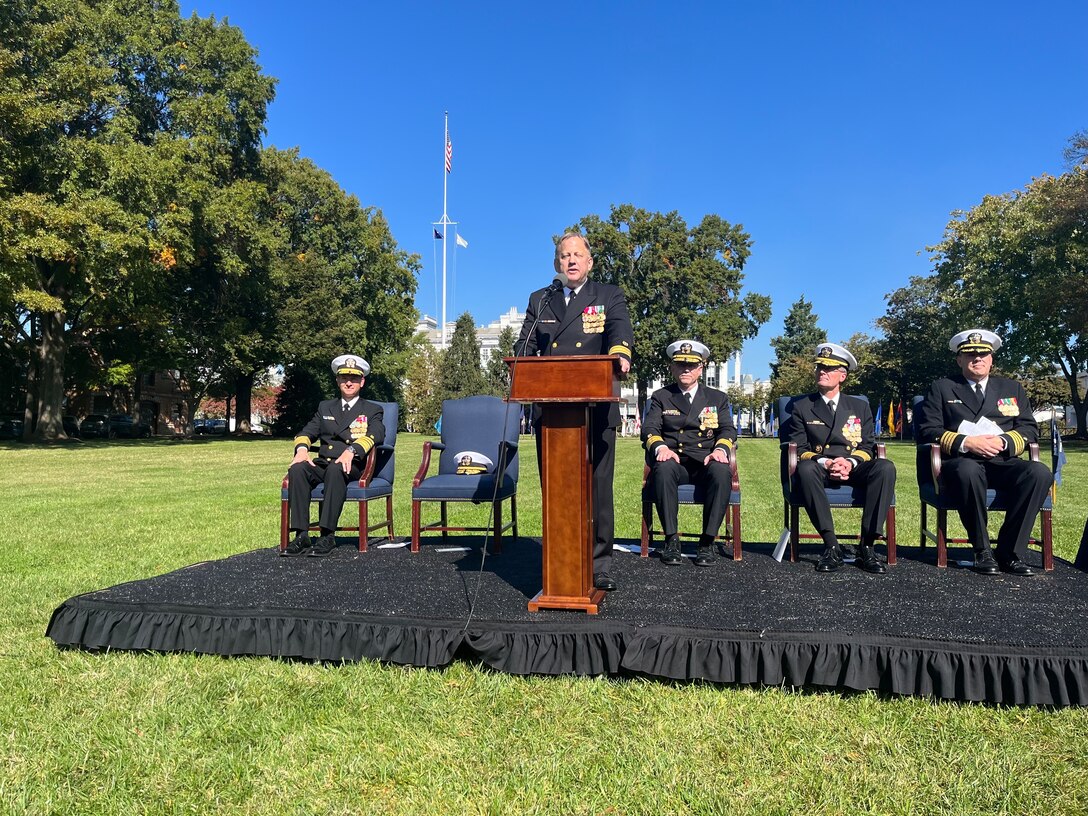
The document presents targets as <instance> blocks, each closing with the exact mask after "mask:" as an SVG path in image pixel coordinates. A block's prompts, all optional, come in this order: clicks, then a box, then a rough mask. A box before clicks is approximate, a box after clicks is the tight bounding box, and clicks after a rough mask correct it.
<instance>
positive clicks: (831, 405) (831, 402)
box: [827, 400, 835, 416]
mask: <svg viewBox="0 0 1088 816" xmlns="http://www.w3.org/2000/svg"><path fill="white" fill-rule="evenodd" d="M827 407H828V409H829V410H830V411H831V416H835V400H828V401H827Z"/></svg>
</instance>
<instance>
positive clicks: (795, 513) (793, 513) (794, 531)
mask: <svg viewBox="0 0 1088 816" xmlns="http://www.w3.org/2000/svg"><path fill="white" fill-rule="evenodd" d="M800 533H801V508H800V507H794V506H793V505H790V563H796V562H797V540H798V538H799V537H800Z"/></svg>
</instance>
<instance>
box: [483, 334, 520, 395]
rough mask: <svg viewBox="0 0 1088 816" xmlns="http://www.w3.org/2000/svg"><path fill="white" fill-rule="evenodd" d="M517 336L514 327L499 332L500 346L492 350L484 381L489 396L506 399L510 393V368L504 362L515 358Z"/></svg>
mask: <svg viewBox="0 0 1088 816" xmlns="http://www.w3.org/2000/svg"><path fill="white" fill-rule="evenodd" d="M516 341H517V335H516V334H514V328H513V327H512V326H506V327H505V328H504V329H503V330H502V331H500V332H499V337H498V345H497V346H496V347H495V348H493V349H492V350H491V356H490V357H488V358H487V367H486V368H485V369H484V380H485V381H486V382H487V390H488V393H489V394H493V395H494V396H496V397H505V396H507V395H509V393H510V368H509V366H507V365H506V363H504V362H503V361H502V360H503V358H504V357H513V356H514V343H515V342H516Z"/></svg>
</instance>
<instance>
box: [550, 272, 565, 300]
mask: <svg viewBox="0 0 1088 816" xmlns="http://www.w3.org/2000/svg"><path fill="white" fill-rule="evenodd" d="M568 286H570V278H568V277H567V274H566V273H565V272H556V273H555V277H554V278H552V282H551V283H549V284H548V289H547V297H549V298H551V297H552V296H553V295H555V294H556V293H558V292H562V291H563V290H564V289H565V288H566V287H568Z"/></svg>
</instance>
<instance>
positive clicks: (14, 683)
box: [0, 435, 1088, 816]
mask: <svg viewBox="0 0 1088 816" xmlns="http://www.w3.org/2000/svg"><path fill="white" fill-rule="evenodd" d="M421 442H422V440H421V438H420V437H416V436H412V435H402V436H401V437H400V438H399V442H398V477H397V479H398V489H397V501H396V517H397V522H396V527H397V533H398V535H406V534H407V533H408V522H409V519H410V513H409V501H408V496H409V493H410V490H409V485H410V481H411V477H412V474H413V472H414V470H415V468H416V467H417V466H418V461H419V450H420V446H421ZM526 442H527V444H525V445H524V447H523V451H522V452H523V459H522V464H521V467H522V473H523V479H522V481H521V490H520V493H519V495H520V497H521V506H520V513H519V516H520V527H521V533H522V534H523V535H530V536H536V535H539V534H540V520H539V519H540V516H539V507H540V493H539V488H538V486H537V483H536V478H535V472H536V463H535V461H534V450H533V445H532V444H531V440H528V439H526ZM1067 450H1068V453H1069V460H1070V461H1069V464H1068V466H1067V468H1066V471H1065V476H1066V480H1065V486H1064V487H1063V488H1061V489H1060V491H1059V494H1058V503H1057V507H1056V509H1055V512H1054V521H1055V552H1056V555H1058V556H1059V557H1062V558H1066V559H1071V558H1072V557H1073V556H1074V555H1075V554H1076V551H1077V547H1078V544H1079V542H1080V537H1081V532H1082V530H1083V528H1084V524H1085V513H1086V508H1088V450H1086V449H1085V448H1083V447H1079V448H1074V447H1073V446H1069V448H1068V449H1067ZM889 455H890V456H891V457H892V458H893V459H894V460H895V462H896V463H897V465H898V466H899V475H900V484H899V490H898V496H899V507H898V518H899V525H898V527H899V541H900V545H901V546H915V545H916V544H917V536H918V502H917V493H916V490H915V487H914V475H913V474H914V465H913V456H914V452H913V448H912V447H911V446H909V445H901V444H892V445H890V451H889ZM777 456H778V452H777V445H776V441H775V440H745V441H744V443H743V444H742V446H741V449H740V467H741V478H742V485H743V491H744V507H743V525H744V538H745V541H746V542H765V543H770V542H772V541H774V540H776V539H777V537H778V533H779V529H780V526H781V498H780V492H779V486H778V464H777V461H778V460H777ZM0 457H2V461H3V462H4V468H3V472H2V474H0V496H2V497H3V498H2V499H0V506H2V507H3V514H2V517H3V519H4V521H5V522H6V523H5V524H4V525H3V526H2V528H0V552H2V553H3V554H4V556H5V558H4V568H3V572H2V574H0V615H2V619H3V621H4V624H3V625H2V626H0V661H2V663H0V665H2V667H3V673H2V677H3V684H2V687H0V735H2V739H3V749H2V767H0V813H3V814H23V813H26V814H73V813H78V814H83V813H90V814H125V816H129V815H130V814H144V813H146V814H175V813H176V814H206V813H231V814H258V813H261V814H263V813H284V814H296V813H297V814H310V813H314V814H350V813H386V812H397V813H401V812H404V813H435V812H438V813H496V814H499V813H562V814H567V813H573V814H582V813H586V814H589V813H617V814H618V813H625V814H634V813H647V814H649V813H721V814H736V813H739V814H766V813H771V814H778V813H780V814H787V813H788V814H794V813H802V814H840V813H841V814H847V813H894V814H919V813H950V814H990V813H1018V814H1020V813H1023V814H1036V813H1043V814H1065V813H1068V814H1083V813H1086V812H1088V711H1086V710H1080V709H1065V710H1059V711H1045V710H1039V709H1009V708H994V707H988V706H981V705H966V704H954V703H944V702H932V701H929V700H922V699H913V698H911V699H885V698H881V697H879V696H877V695H875V694H871V693H866V694H839V693H833V692H822V691H821V692H813V691H803V690H796V689H790V688H751V687H736V688H734V687H719V686H713V685H709V684H703V683H692V684H682V685H681V684H667V683H659V682H652V681H644V680H629V679H627V680H616V679H601V678H593V679H587V678H570V677H564V678H518V677H510V676H506V675H500V674H496V673H494V672H491V671H489V670H486V669H484V668H481V667H478V666H475V665H470V664H465V663H456V664H454V665H452V666H451V667H450V668H448V669H446V670H443V671H432V670H424V669H415V668H402V667H398V666H383V665H378V664H374V663H359V664H351V665H338V666H323V665H312V664H307V663H292V662H284V661H275V660H266V659H248V658H247V659H221V658H215V657H198V656H193V655H135V654H123V653H116V654H108V655H90V654H85V653H81V652H77V651H59V650H57V649H56V648H55V647H54V646H53V644H52V641H50V640H48V639H47V638H45V637H44V632H45V629H46V626H47V624H48V621H49V616H50V614H51V612H52V611H53V609H54V608H55V607H56V606H57V605H59V604H60V603H61V602H62V601H64V600H65V599H67V598H68V597H70V596H72V595H75V594H78V593H81V592H87V591H90V590H94V589H100V588H102V587H106V586H110V585H113V584H116V583H119V582H122V581H129V580H135V579H140V578H146V577H149V576H152V575H156V574H159V573H162V572H165V571H168V570H172V569H176V568H178V567H181V566H184V565H187V564H192V563H194V562H198V561H202V560H207V559H214V558H221V557H224V556H227V555H231V554H234V553H238V552H243V551H246V550H250V549H254V548H257V547H268V546H273V545H274V544H276V543H277V541H278V525H279V508H278V487H279V480H280V479H281V478H282V476H283V474H284V472H285V469H286V466H287V463H288V460H289V458H290V443H289V442H285V441H272V440H229V439H228V440H200V441H192V442H181V443H175V442H169V441H165V440H151V441H146V442H114V443H106V442H88V443H83V444H74V445H67V446H57V447H28V446H24V445H21V444H4V445H0ZM616 471H617V479H616V511H617V534H618V535H619V536H621V537H624V538H628V539H632V540H633V539H635V538H636V537H637V535H638V529H639V528H638V525H639V500H638V488H639V483H640V479H641V472H642V467H641V451H640V449H639V447H638V444H637V442H636V441H635V440H621V441H620V447H619V451H618V460H617V467H616ZM457 509H458V510H460V512H461V515H459V516H456V518H464V517H465V515H464V514H465V513H468V514H472V513H473V512H474V511H472V510H471V509H465V508H457ZM347 512H350V508H349V510H348V511H347ZM475 512H476V513H477V514H480V513H482V511H480V510H476V511H475ZM686 512H690V513H691V515H690V516H688V519H689V523H690V524H693V525H694V524H696V523H697V513H698V511H697V510H696V509H694V508H686ZM845 523H849V522H848V521H847V522H845ZM884 580H895V575H894V569H893V570H892V571H891V574H890V575H889V576H888V577H887V578H886V579H884ZM1070 614H1078V615H1081V616H1083V615H1084V610H1071V611H1070Z"/></svg>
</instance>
